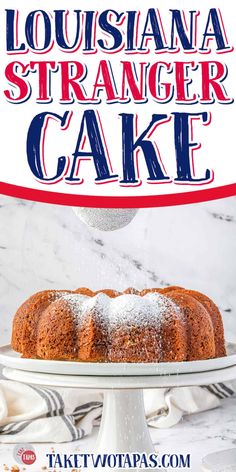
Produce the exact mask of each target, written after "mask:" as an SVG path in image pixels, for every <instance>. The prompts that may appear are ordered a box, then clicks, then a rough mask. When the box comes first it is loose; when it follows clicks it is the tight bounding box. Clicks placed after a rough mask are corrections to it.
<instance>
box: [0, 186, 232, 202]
mask: <svg viewBox="0 0 236 472" xmlns="http://www.w3.org/2000/svg"><path fill="white" fill-rule="evenodd" d="M0 194H2V195H8V196H10V197H16V198H21V199H24V200H31V201H35V202H43V203H52V204H56V205H67V206H83V207H93V208H150V207H164V206H175V205H187V204H189V203H199V202H206V201H208V200H217V199H219V198H226V197H232V196H235V195H236V184H231V185H224V186H221V187H216V188H210V189H204V190H195V191H191V192H185V193H178V194H168V195H154V196H152V195H145V196H136V197H105V196H104V197H98V196H92V195H69V194H66V193H59V192H47V191H44V190H36V189H32V188H27V187H20V186H18V185H12V184H7V183H4V182H0Z"/></svg>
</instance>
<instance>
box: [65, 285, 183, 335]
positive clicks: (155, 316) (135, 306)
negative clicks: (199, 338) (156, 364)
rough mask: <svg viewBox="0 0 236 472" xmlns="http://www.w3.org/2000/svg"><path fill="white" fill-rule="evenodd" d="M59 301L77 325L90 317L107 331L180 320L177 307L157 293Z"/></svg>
mask: <svg viewBox="0 0 236 472" xmlns="http://www.w3.org/2000/svg"><path fill="white" fill-rule="evenodd" d="M61 298H62V299H63V300H65V301H66V302H67V303H68V304H69V307H70V309H71V311H72V313H73V315H74V317H75V320H76V322H77V323H78V324H80V323H82V322H83V321H84V320H85V319H86V315H89V314H91V313H92V314H93V316H94V317H95V319H97V320H98V321H100V325H101V324H103V323H104V325H106V327H107V329H109V327H110V328H112V327H115V326H122V325H124V326H156V327H158V326H161V324H162V323H163V322H164V321H165V322H170V321H171V319H173V316H174V315H175V316H176V314H177V315H178V316H179V317H181V310H180V309H179V308H178V307H177V305H175V303H174V302H172V301H171V300H169V299H168V298H167V297H165V296H163V295H161V294H159V293H148V294H146V295H145V296H144V297H140V296H139V295H133V294H124V295H120V296H118V297H116V298H110V297H108V296H107V295H106V294H104V293H99V294H97V295H95V296H94V297H88V296H86V295H80V294H75V293H71V294H65V295H63V296H62V297H61Z"/></svg>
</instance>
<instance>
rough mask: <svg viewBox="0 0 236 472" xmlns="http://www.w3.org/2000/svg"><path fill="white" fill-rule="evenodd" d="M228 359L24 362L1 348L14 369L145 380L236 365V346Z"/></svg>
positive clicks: (229, 350)
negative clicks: (143, 378)
mask: <svg viewBox="0 0 236 472" xmlns="http://www.w3.org/2000/svg"><path fill="white" fill-rule="evenodd" d="M227 354H228V355H227V356H226V357H220V358H218V359H210V360H204V361H188V362H163V363H143V364H141V363H114V362H113V363H96V362H71V361H49V360H40V359H23V358H21V357H20V354H18V353H17V352H15V351H13V350H12V349H11V347H10V346H9V345H8V346H2V347H0V363H1V364H3V365H4V366H6V367H11V368H12V369H19V370H26V371H30V372H42V373H50V374H63V375H89V376H91V375H95V376H145V375H149V376H150V375H171V374H188V373H196V372H208V371H212V370H219V369H224V368H226V367H231V366H234V365H236V344H232V343H228V344H227Z"/></svg>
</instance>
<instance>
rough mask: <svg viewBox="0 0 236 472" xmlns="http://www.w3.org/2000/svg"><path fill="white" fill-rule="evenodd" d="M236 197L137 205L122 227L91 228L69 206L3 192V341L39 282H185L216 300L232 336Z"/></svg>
mask: <svg viewBox="0 0 236 472" xmlns="http://www.w3.org/2000/svg"><path fill="white" fill-rule="evenodd" d="M235 203H236V197H233V198H226V199H223V200H217V201H213V202H206V203H201V204H195V205H183V206H177V207H167V208H153V209H142V210H139V212H138V214H137V216H136V217H135V218H134V220H133V221H132V222H131V223H130V224H129V225H128V226H127V227H125V228H123V229H121V230H118V231H113V232H102V231H98V230H94V229H93V228H89V227H88V226H86V225H85V224H84V223H82V222H81V221H80V220H79V218H77V217H76V216H75V213H74V212H73V209H72V208H68V207H63V206H57V205H48V204H40V203H34V202H27V201H24V200H17V199H14V198H9V197H4V196H0V313H1V321H2V326H1V331H0V344H4V343H7V342H9V338H10V333H11V323H12V317H13V315H14V313H15V311H16V309H17V308H18V306H19V304H20V303H22V302H23V301H24V300H25V299H26V298H28V297H29V295H31V294H32V293H34V292H36V291H39V290H43V289H55V288H58V289H61V288H62V289H63V288H68V289H71V288H75V287H79V286H89V287H91V288H92V289H99V288H104V287H113V288H116V289H118V290H122V289H125V288H127V287H128V286H136V287H137V288H144V287H153V286H165V285H182V286H185V287H188V288H193V289H195V290H199V291H202V292H203V293H204V292H205V293H206V294H208V295H209V296H210V297H212V298H213V300H215V302H216V303H217V304H218V306H219V307H220V309H221V312H222V315H223V317H224V324H225V330H226V337H227V339H228V340H229V341H233V340H234V341H236V290H235V280H236V272H235V260H236V237H235V225H236V205H235Z"/></svg>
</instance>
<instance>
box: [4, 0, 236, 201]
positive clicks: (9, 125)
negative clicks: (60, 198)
mask: <svg viewBox="0 0 236 472" xmlns="http://www.w3.org/2000/svg"><path fill="white" fill-rule="evenodd" d="M143 5H144V4H143V2H142V1H141V0H138V1H133V0H130V1H129V8H128V9H129V10H130V9H139V8H140V9H141V10H142V12H146V10H147V8H148V7H153V3H152V2H151V0H148V2H145V8H144V6H143ZM212 6H214V7H219V8H221V10H222V15H223V18H224V23H225V27H226V31H227V36H228V39H229V42H230V44H231V45H233V46H235V45H236V30H235V22H234V19H235V13H236V6H235V5H234V4H232V2H228V3H226V2H222V1H219V0H218V2H214V5H213V4H212V2H210V1H209V0H206V1H204V4H201V6H200V7H199V5H198V7H199V8H200V11H201V13H200V16H199V18H198V21H199V30H198V33H199V42H198V46H199V47H200V46H201V43H202V33H203V31H204V29H205V27H206V20H207V15H208V11H209V8H211V7H212ZM66 7H68V5H67V4H65V2H63V1H59V2H58V1H55V0H54V1H51V2H50V11H53V9H59V8H66ZM7 8H18V9H19V10H20V14H19V40H21V41H24V39H25V36H24V20H25V17H26V15H27V13H28V12H30V11H32V9H35V5H34V7H33V6H32V4H31V2H27V1H22V0H20V1H17V2H16V1H11V2H10V3H9V4H8V5H7ZM37 8H41V9H45V10H46V11H49V4H48V2H47V1H45V0H42V1H41V2H40V4H39V5H37ZM78 8H80V9H85V10H88V9H93V8H94V9H97V8H98V5H97V2H94V1H89V2H87V1H86V2H85V1H81V2H80V4H79V7H78V2H75V1H71V2H70V10H71V11H72V10H73V9H78ZM106 8H111V4H110V2H109V1H108V0H103V2H102V8H101V9H102V10H103V9H106ZM112 8H114V9H117V11H120V12H121V11H125V10H127V2H125V1H119V2H118V1H116V2H113V3H112ZM169 8H176V2H173V1H172V2H168V6H167V5H166V3H165V4H164V5H161V6H160V7H159V9H160V13H161V14H162V19H163V22H164V25H165V30H166V36H167V41H168V37H170V35H169V33H170V27H171V24H170V18H171V17H170V14H169V12H168V10H169ZM178 8H183V9H186V10H187V11H189V10H191V9H196V2H195V1H193V0H181V1H178ZM142 14H143V13H142ZM141 18H143V17H141ZM187 18H188V15H187ZM142 21H143V22H144V21H145V14H144V19H143V20H142ZM142 21H141V24H142ZM0 31H1V36H0V37H1V45H0V47H1V60H2V66H1V71H0V74H1V76H0V84H1V85H0V107H1V116H2V118H1V146H2V166H1V181H5V182H8V183H12V184H16V185H21V186H25V187H30V188H32V187H34V188H37V189H41V190H47V191H59V192H64V193H74V194H90V195H91V194H92V195H104V194H106V195H113V196H115V195H119V196H124V195H147V194H151V195H155V194H162V193H165V194H166V193H168V194H170V193H177V192H185V191H190V190H193V191H194V190H198V189H199V186H189V185H176V184H173V183H171V184H166V185H147V184H146V183H145V179H146V176H147V171H146V166H145V164H144V162H143V161H144V160H143V158H142V152H141V153H140V162H141V174H142V177H143V185H142V186H140V187H135V188H124V187H120V186H119V185H118V183H117V182H115V183H110V184H107V185H94V177H95V173H94V167H93V164H92V163H91V162H83V163H82V165H81V177H83V178H84V179H85V183H84V184H83V185H79V186H78V185H67V184H65V182H60V183H58V184H56V185H43V184H41V183H39V182H36V180H35V178H34V176H33V175H32V173H31V171H30V169H29V166H28V163H27V159H26V150H25V146H26V135H27V130H28V126H29V124H30V122H31V120H32V118H33V117H34V116H35V115H36V114H37V113H40V112H43V111H45V110H48V111H53V112H56V113H59V114H63V113H64V112H65V111H66V110H72V111H73V112H74V116H73V118H72V121H71V126H70V127H69V129H68V131H64V132H60V131H58V129H59V128H58V127H57V126H53V125H52V126H51V127H50V131H49V133H48V137H47V140H46V156H47V157H46V160H47V166H48V170H49V173H55V169H56V163H57V158H58V157H59V156H61V155H66V156H71V155H72V153H73V152H74V150H75V146H76V141H77V134H78V131H79V124H80V119H81V116H82V113H83V111H84V109H85V106H84V105H79V104H77V103H74V104H71V105H60V104H59V103H58V96H59V86H60V76H59V73H57V74H52V90H53V102H52V103H51V104H44V105H43V104H40V105H38V104H36V103H35V99H36V97H37V93H38V84H37V74H36V73H35V74H30V76H29V80H30V82H31V84H32V96H31V98H30V100H28V101H27V102H25V103H23V104H20V105H13V104H10V103H8V102H7V101H6V99H5V98H4V94H3V91H4V89H6V88H7V87H8V84H7V82H6V79H5V77H4V69H5V66H6V64H7V63H8V62H10V61H13V60H20V61H22V62H23V63H28V62H29V61H30V60H56V61H57V60H78V61H81V62H86V63H87V65H88V76H89V77H90V80H91V82H94V81H95V77H96V71H97V64H98V62H99V60H101V59H107V60H110V61H111V62H112V65H113V68H114V72H115V75H116V76H117V77H119V76H120V68H119V61H120V60H124V59H125V60H135V61H137V62H139V61H147V62H148V61H149V62H155V61H158V60H163V61H172V60H173V61H174V60H175V61H176V60H180V61H181V60H185V61H193V60H194V61H196V62H197V61H200V60H209V59H212V60H218V61H222V62H225V63H226V64H227V65H228V68H229V75H228V77H227V79H226V80H225V82H224V84H225V87H226V89H227V92H228V95H229V96H230V97H233V98H234V96H235V76H236V61H235V51H234V52H233V53H230V54H215V53H214V51H213V53H212V54H210V55H200V54H187V55H184V54H182V53H180V54H174V55H171V54H161V55H156V54H154V53H153V52H151V53H150V54H149V55H134V56H132V55H124V54H123V53H122V52H120V53H118V54H117V55H109V54H102V55H101V54H99V55H82V54H81V51H80V50H79V51H78V52H76V53H75V54H65V53H63V52H58V50H57V48H56V47H54V48H53V49H52V51H50V52H49V54H48V55H43V56H42V55H39V54H26V55H24V54H23V55H8V56H7V55H6V54H5V53H4V49H5V33H4V32H5V11H4V10H3V9H1V11H0ZM70 31H73V21H72V19H71V23H70V28H69V32H70ZM72 38H74V36H73V35H72ZM150 47H151V43H150ZM213 49H214V42H213ZM195 75H196V77H195ZM117 82H118V85H119V80H117ZM192 86H193V91H196V92H197V91H198V90H199V87H200V77H199V76H198V74H197V73H196V72H193V85H192ZM101 97H102V98H104V94H103V93H102V94H101ZM89 107H90V108H91V106H89ZM97 109H98V110H99V112H100V115H101V118H102V122H103V126H104V132H105V134H106V138H107V144H108V148H109V151H110V157H111V161H112V164H113V167H114V171H115V173H118V174H119V175H121V120H120V119H118V113H121V112H125V111H126V112H129V113H130V112H137V113H138V114H139V123H140V124H139V130H140V131H141V130H142V129H145V127H146V126H147V124H148V123H149V121H150V117H151V114H152V113H163V112H164V113H167V114H169V113H171V112H173V111H184V112H186V111H189V112H194V111H195V112H202V111H211V112H212V124H211V125H210V126H208V127H204V126H201V125H200V124H196V128H195V130H196V134H195V138H196V141H197V142H202V148H201V149H200V150H198V151H196V152H195V167H196V174H197V175H198V176H202V175H204V173H205V169H206V168H209V169H214V171H215V180H214V182H212V184H210V185H203V186H201V187H200V189H204V188H210V187H217V186H221V185H227V184H231V183H233V182H234V175H235V151H234V149H235V146H234V137H235V136H234V135H235V132H234V126H235V125H234V123H235V104H230V105H221V104H214V105H200V104H197V105H194V106H193V105H191V106H183V105H176V104H175V103H174V102H170V103H169V104H167V105H157V104H156V103H155V102H154V101H152V100H150V101H149V102H148V103H147V104H145V105H132V104H123V105H117V104H116V105H104V104H100V105H98V106H97ZM3 113H4V115H3ZM154 135H155V137H156V139H157V142H158V145H159V147H160V152H161V155H162V159H163V162H164V164H165V167H166V169H167V171H168V173H169V175H170V176H173V177H175V176H176V175H175V174H176V171H175V158H174V144H173V136H174V135H173V123H168V124H165V125H162V126H161V127H159V128H158V130H157V131H156V132H155V133H154ZM3 162H4V165H3Z"/></svg>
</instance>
